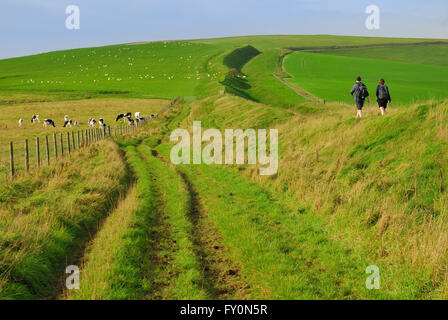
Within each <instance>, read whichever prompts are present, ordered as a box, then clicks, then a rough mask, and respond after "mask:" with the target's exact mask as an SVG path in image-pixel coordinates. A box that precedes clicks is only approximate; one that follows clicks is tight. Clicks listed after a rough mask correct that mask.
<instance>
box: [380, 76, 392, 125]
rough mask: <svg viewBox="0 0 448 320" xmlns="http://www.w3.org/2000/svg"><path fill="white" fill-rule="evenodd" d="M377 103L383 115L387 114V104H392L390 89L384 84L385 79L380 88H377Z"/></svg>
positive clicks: (381, 81) (381, 80)
mask: <svg viewBox="0 0 448 320" xmlns="http://www.w3.org/2000/svg"><path fill="white" fill-rule="evenodd" d="M376 99H377V100H376V101H378V107H379V108H380V111H381V115H382V116H384V115H385V114H386V108H387V103H388V102H389V103H390V102H392V99H391V97H390V94H389V88H388V87H387V86H386V85H385V84H384V79H380V82H379V84H378V86H377V87H376Z"/></svg>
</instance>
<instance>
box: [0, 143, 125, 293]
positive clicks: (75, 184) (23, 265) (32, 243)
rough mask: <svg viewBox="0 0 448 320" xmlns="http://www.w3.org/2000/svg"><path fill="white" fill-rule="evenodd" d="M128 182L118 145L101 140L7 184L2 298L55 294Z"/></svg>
mask: <svg viewBox="0 0 448 320" xmlns="http://www.w3.org/2000/svg"><path fill="white" fill-rule="evenodd" d="M73 163H76V165H73ZM128 180H129V177H128V176H127V174H126V169H125V163H124V162H123V160H122V158H121V156H120V154H119V152H118V149H117V147H116V145H115V144H114V143H113V142H111V141H102V142H99V143H97V144H95V145H93V146H91V147H89V148H88V149H84V150H82V151H80V152H78V153H76V154H73V155H72V156H71V158H68V157H67V158H64V159H63V160H60V161H58V162H57V163H55V164H53V165H51V166H49V167H45V168H42V169H41V170H39V171H37V172H36V173H35V174H31V175H28V176H25V177H20V178H18V179H16V180H14V181H13V182H12V183H8V184H2V185H1V187H0V205H1V209H0V217H1V219H0V220H1V222H0V248H1V250H0V298H1V299H33V298H39V299H43V298H52V297H55V296H56V295H57V294H58V292H59V291H61V290H62V277H63V276H64V275H65V272H64V271H65V268H66V267H67V266H68V265H70V264H77V260H78V258H79V254H80V252H81V250H82V247H83V245H84V244H85V243H86V242H87V241H88V240H89V239H90V238H91V237H92V235H93V234H95V232H96V230H97V229H98V225H99V223H100V222H101V220H102V219H103V218H104V217H105V215H107V213H108V210H109V209H110V208H112V207H113V206H114V203H115V202H116V200H117V198H118V196H119V194H120V193H121V192H123V191H124V190H125V186H126V184H127V183H128Z"/></svg>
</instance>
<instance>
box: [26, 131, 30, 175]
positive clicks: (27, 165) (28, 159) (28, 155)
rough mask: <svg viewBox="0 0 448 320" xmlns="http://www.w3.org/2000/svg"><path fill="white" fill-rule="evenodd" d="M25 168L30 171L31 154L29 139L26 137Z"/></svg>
mask: <svg viewBox="0 0 448 320" xmlns="http://www.w3.org/2000/svg"><path fill="white" fill-rule="evenodd" d="M25 169H26V172H29V171H30V154H29V152H28V139H25Z"/></svg>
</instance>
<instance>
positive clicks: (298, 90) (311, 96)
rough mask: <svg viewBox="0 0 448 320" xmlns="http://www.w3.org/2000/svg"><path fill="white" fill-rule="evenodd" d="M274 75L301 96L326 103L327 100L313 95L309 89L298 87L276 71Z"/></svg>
mask: <svg viewBox="0 0 448 320" xmlns="http://www.w3.org/2000/svg"><path fill="white" fill-rule="evenodd" d="M273 76H274V77H275V78H277V79H278V81H280V82H281V83H283V84H284V85H285V86H287V87H288V88H290V89H291V90H293V91H294V92H295V93H297V94H298V95H299V96H301V97H303V98H304V99H306V100H309V101H313V102H316V103H325V100H322V99H319V98H317V97H315V96H313V95H312V94H311V93H309V92H307V91H305V90H303V89H301V88H298V87H296V86H294V85H292V84H291V83H289V82H288V81H286V80H285V79H283V78H281V77H280V76H278V75H276V74H275V73H274V74H273Z"/></svg>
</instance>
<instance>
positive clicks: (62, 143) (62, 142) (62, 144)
mask: <svg viewBox="0 0 448 320" xmlns="http://www.w3.org/2000/svg"><path fill="white" fill-rule="evenodd" d="M63 155H64V138H63V137H62V133H61V156H63Z"/></svg>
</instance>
